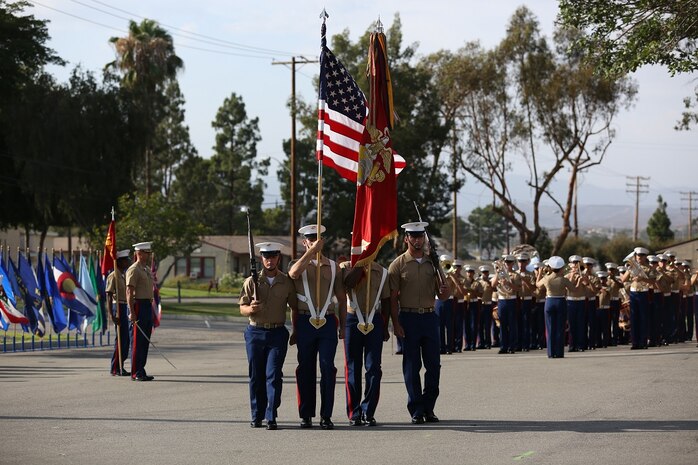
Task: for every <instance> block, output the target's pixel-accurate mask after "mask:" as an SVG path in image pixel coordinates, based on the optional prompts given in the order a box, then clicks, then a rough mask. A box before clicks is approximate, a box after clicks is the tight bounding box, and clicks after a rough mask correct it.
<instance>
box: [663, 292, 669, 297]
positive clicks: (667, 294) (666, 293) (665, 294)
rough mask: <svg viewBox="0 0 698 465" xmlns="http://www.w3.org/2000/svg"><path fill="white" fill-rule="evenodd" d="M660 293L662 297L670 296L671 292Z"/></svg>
mask: <svg viewBox="0 0 698 465" xmlns="http://www.w3.org/2000/svg"><path fill="white" fill-rule="evenodd" d="M662 295H663V296H664V297H670V296H671V292H665V293H664V294H662Z"/></svg>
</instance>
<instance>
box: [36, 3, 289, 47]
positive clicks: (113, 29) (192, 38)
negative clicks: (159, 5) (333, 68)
mask: <svg viewBox="0 0 698 465" xmlns="http://www.w3.org/2000/svg"><path fill="white" fill-rule="evenodd" d="M28 1H29V2H30V3H32V4H34V6H40V7H43V8H46V9H48V10H52V11H55V12H57V13H60V14H63V15H65V16H70V17H71V18H74V19H77V20H80V21H84V22H86V23H90V24H94V25H95V26H100V27H103V28H105V29H110V30H112V31H117V32H119V33H120V34H124V35H127V34H128V31H127V30H125V29H121V28H118V27H114V26H111V25H109V24H104V23H101V22H99V21H94V20H92V19H89V18H85V17H83V16H79V15H76V14H73V13H70V12H67V11H64V10H60V9H58V8H54V7H51V6H48V5H44V4H43V3H41V2H37V1H35V0H28ZM71 1H75V0H71ZM77 3H79V2H77ZM85 6H88V5H85ZM88 7H89V6H88ZM99 11H101V10H99ZM105 13H106V12H105ZM106 14H110V15H112V16H116V17H117V18H120V19H127V20H130V18H124V17H121V16H118V15H113V14H111V13H106ZM160 24H161V25H163V26H166V25H165V24H162V23H160ZM166 27H170V26H166ZM191 34H194V33H191ZM172 35H173V36H177V37H181V38H183V39H185V40H186V39H188V40H198V41H199V42H204V43H209V44H213V45H215V46H218V47H225V48H229V49H237V50H242V51H249V52H253V51H255V52H257V53H267V54H269V55H268V56H264V55H248V54H243V53H235V52H230V51H225V50H214V49H210V48H204V47H196V46H193V45H186V44H182V43H181V42H177V47H182V48H189V49H192V50H198V51H202V52H208V53H216V54H219V55H228V56H236V57H243V58H256V59H265V60H268V59H269V58H272V56H271V55H273V53H272V52H271V51H256V50H253V49H255V48H257V47H248V48H247V49H245V48H242V47H235V46H231V45H219V44H216V43H213V42H210V41H204V40H201V39H196V38H194V37H186V36H181V34H176V33H173V34H172ZM278 54H287V52H278Z"/></svg>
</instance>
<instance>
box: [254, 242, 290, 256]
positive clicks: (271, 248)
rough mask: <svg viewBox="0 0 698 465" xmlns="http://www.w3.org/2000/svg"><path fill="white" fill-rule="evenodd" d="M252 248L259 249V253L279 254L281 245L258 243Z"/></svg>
mask: <svg viewBox="0 0 698 465" xmlns="http://www.w3.org/2000/svg"><path fill="white" fill-rule="evenodd" d="M254 246H255V247H259V253H263V252H281V247H283V245H282V244H279V243H278V242H260V243H258V244H255V245H254Z"/></svg>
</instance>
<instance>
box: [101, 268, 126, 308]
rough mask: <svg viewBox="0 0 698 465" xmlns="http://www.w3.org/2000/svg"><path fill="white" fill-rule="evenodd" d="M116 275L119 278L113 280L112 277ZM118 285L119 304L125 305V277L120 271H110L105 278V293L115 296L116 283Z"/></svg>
mask: <svg viewBox="0 0 698 465" xmlns="http://www.w3.org/2000/svg"><path fill="white" fill-rule="evenodd" d="M116 274H118V275H119V277H118V279H116V280H115V279H114V275H116ZM117 281H118V283H119V303H121V304H125V303H126V276H124V274H123V273H122V272H120V271H112V272H111V273H109V276H107V285H106V289H105V292H106V293H107V294H112V295H114V296H116V283H117Z"/></svg>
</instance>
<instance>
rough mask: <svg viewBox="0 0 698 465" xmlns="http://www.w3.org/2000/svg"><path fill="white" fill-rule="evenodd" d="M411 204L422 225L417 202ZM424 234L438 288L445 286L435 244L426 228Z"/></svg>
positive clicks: (444, 278)
mask: <svg viewBox="0 0 698 465" xmlns="http://www.w3.org/2000/svg"><path fill="white" fill-rule="evenodd" d="M412 203H413V204H414V208H415V210H417V218H419V222H420V223H422V215H421V214H420V213H419V207H417V202H415V201H414V200H413V201H412ZM424 234H425V235H426V236H427V243H428V244H429V260H431V264H432V265H433V266H434V270H435V271H436V275H437V277H438V278H439V286H445V285H446V275H444V272H443V270H442V269H441V265H440V264H439V254H438V253H437V252H436V244H435V243H434V240H433V239H432V237H431V234H429V231H427V228H424Z"/></svg>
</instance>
